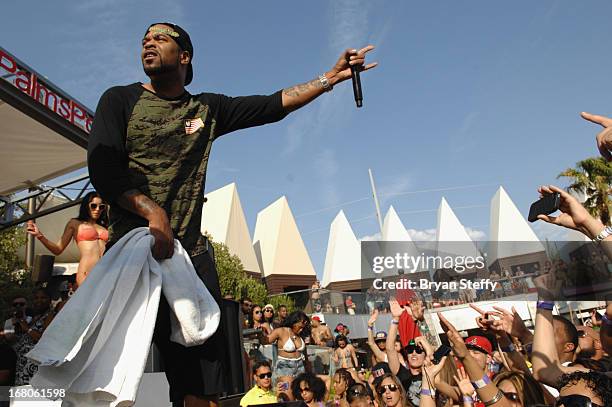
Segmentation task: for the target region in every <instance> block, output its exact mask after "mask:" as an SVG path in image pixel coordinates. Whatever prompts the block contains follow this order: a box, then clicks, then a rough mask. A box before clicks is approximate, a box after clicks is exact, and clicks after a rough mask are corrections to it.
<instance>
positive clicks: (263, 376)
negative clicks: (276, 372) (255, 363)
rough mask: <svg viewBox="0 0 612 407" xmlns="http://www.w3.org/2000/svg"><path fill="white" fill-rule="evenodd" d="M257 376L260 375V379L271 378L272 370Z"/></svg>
mask: <svg viewBox="0 0 612 407" xmlns="http://www.w3.org/2000/svg"><path fill="white" fill-rule="evenodd" d="M257 377H259V378H260V379H271V378H272V372H268V373H262V374H258V375H257Z"/></svg>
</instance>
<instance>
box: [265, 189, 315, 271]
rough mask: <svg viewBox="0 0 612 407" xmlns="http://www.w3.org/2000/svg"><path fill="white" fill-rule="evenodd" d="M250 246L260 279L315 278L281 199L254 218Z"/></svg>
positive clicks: (290, 213) (300, 237) (285, 204)
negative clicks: (285, 276)
mask: <svg viewBox="0 0 612 407" xmlns="http://www.w3.org/2000/svg"><path fill="white" fill-rule="evenodd" d="M253 246H254V248H255V254H256V256H257V260H258V262H259V266H260V269H261V270H262V272H263V275H264V277H269V276H271V275H273V274H275V275H296V276H298V275H299V276H316V273H315V270H314V267H313V266H312V262H311V261H310V256H309V255H308V252H307V251H306V246H305V245H304V241H303V240H302V236H301V235H300V231H299V229H298V227H297V224H296V222H295V218H294V217H293V213H292V212H291V208H290V207H289V202H288V201H287V198H286V197H285V196H284V195H283V196H281V197H280V198H279V199H277V200H276V201H274V202H273V203H271V204H270V205H268V206H267V207H266V208H264V209H263V210H261V211H260V212H259V213H258V214H257V223H256V225H255V235H254V236H253Z"/></svg>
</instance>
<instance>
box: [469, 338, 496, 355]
mask: <svg viewBox="0 0 612 407" xmlns="http://www.w3.org/2000/svg"><path fill="white" fill-rule="evenodd" d="M465 344H466V346H467V347H468V348H472V349H476V350H479V351H481V352H484V353H486V354H487V355H490V354H491V352H493V345H491V341H489V340H488V339H487V338H485V337H484V336H470V337H469V338H466V339H465Z"/></svg>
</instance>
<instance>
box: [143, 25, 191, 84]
mask: <svg viewBox="0 0 612 407" xmlns="http://www.w3.org/2000/svg"><path fill="white" fill-rule="evenodd" d="M158 24H162V25H167V26H168V27H170V28H172V30H173V31H174V33H173V34H169V36H170V38H172V39H173V40H174V42H176V43H177V44H178V46H179V47H181V49H182V50H183V51H187V52H189V56H190V57H191V59H190V60H189V66H187V76H185V86H187V85H189V84H190V83H191V81H192V80H193V67H192V65H191V61H192V60H193V44H192V43H191V38H189V34H187V31H185V30H183V29H182V28H181V27H180V26H178V25H177V24H172V23H153V24H151V25H150V26H149V28H147V32H149V30H150V29H151V27H153V26H154V25H158ZM145 34H146V33H145Z"/></svg>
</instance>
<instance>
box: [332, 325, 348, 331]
mask: <svg viewBox="0 0 612 407" xmlns="http://www.w3.org/2000/svg"><path fill="white" fill-rule="evenodd" d="M344 328H346V325H344V324H338V325H336V329H334V332H340V330H341V329H344Z"/></svg>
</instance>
